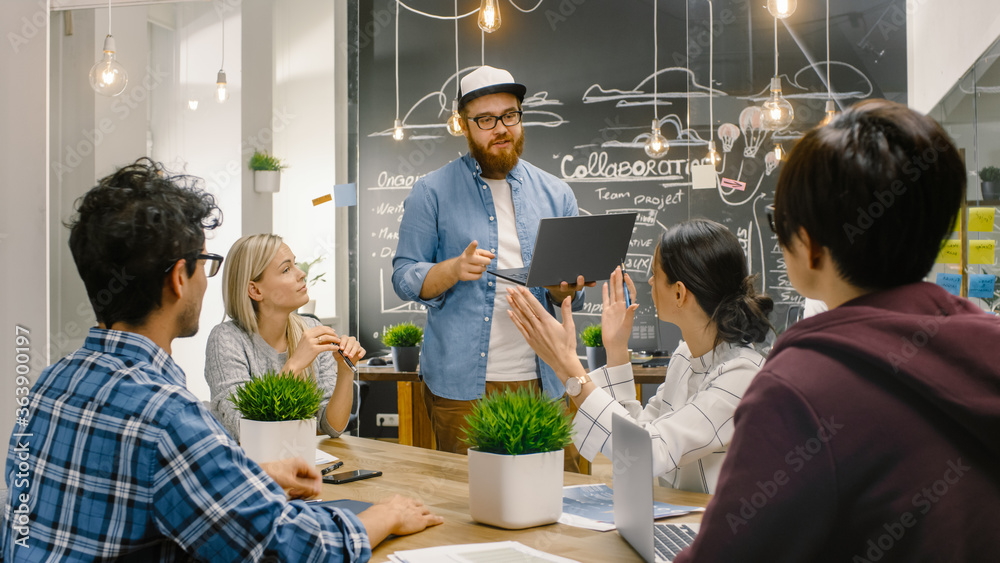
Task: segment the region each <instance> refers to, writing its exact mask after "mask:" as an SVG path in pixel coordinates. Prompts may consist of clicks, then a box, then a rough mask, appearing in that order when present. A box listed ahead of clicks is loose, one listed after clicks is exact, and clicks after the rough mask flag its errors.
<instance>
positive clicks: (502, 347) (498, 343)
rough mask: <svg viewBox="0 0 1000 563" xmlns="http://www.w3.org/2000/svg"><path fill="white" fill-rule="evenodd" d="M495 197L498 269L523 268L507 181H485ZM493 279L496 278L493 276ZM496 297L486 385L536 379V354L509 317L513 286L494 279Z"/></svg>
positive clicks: (486, 179)
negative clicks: (490, 382)
mask: <svg viewBox="0 0 1000 563" xmlns="http://www.w3.org/2000/svg"><path fill="white" fill-rule="evenodd" d="M483 181H485V182H486V184H487V185H488V186H489V187H490V191H491V193H492V194H493V206H494V207H495V208H496V218H497V232H498V234H499V239H500V244H499V248H497V249H496V255H497V267H498V268H500V269H507V268H523V267H524V259H523V258H522V257H521V241H520V240H518V238H517V227H516V225H515V223H514V200H513V198H512V197H511V194H510V184H508V183H507V180H491V179H488V178H483ZM490 277H493V276H490ZM492 283H494V284H496V297H495V299H494V300H493V320H492V324H491V326H490V349H489V360H488V362H487V364H486V381H523V380H526V379H535V378H537V377H538V373H537V372H536V371H535V352H534V351H533V350H532V349H531V347H530V346H528V343H527V342H526V341H525V340H524V336H522V335H521V333H520V331H518V330H517V327H516V326H514V321H512V320H510V316H508V315H507V309H509V308H510V306H509V305H508V304H507V288H508V287H514V284H512V283H510V282H508V281H505V280H503V279H500V278H496V277H494V278H493V280H492Z"/></svg>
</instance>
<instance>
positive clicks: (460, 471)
mask: <svg viewBox="0 0 1000 563" xmlns="http://www.w3.org/2000/svg"><path fill="white" fill-rule="evenodd" d="M319 448H320V449H322V450H324V451H326V452H329V453H331V454H333V455H335V456H337V457H339V458H340V459H342V460H343V461H344V467H343V470H344V471H350V470H354V469H377V470H379V471H382V473H383V475H382V476H381V477H374V478H372V479H365V480H363V481H356V482H353V483H347V484H343V485H328V484H324V485H323V493H322V497H323V498H324V499H326V500H333V499H342V498H349V499H354V500H361V501H365V502H371V503H374V502H377V501H379V500H380V499H382V498H385V497H387V496H392V495H393V494H401V495H406V496H410V497H414V498H417V499H420V500H421V501H422V502H423V503H424V504H426V505H427V506H429V507H430V509H431V511H433V512H434V513H435V514H438V515H439V516H442V517H443V518H444V524H441V525H440V526H435V527H433V528H429V529H427V530H424V531H423V532H420V533H418V534H413V535H409V536H401V537H398V538H392V539H389V540H387V541H385V542H383V543H382V544H381V545H379V546H378V547H376V548H375V552H374V555H373V557H372V561H386V560H388V559H387V558H388V555H389V554H390V553H394V552H396V551H402V550H407V549H420V548H424V547H434V546H439V545H455V544H465V543H482V542H494V541H508V540H513V541H519V542H521V543H523V544H525V545H527V546H530V547H533V548H535V549H539V550H541V551H545V552H548V553H552V554H555V555H561V556H563V557H569V558H570V559H576V560H577V561H582V562H590V561H600V562H607V561H615V562H618V561H641V559H640V558H639V556H638V555H637V554H636V553H635V551H633V550H632V548H631V547H630V546H629V545H628V544H627V543H626V542H625V540H624V539H622V538H621V536H620V535H619V534H618V533H617V532H614V531H612V532H595V531H593V530H586V529H583V528H575V527H573V526H567V525H564V524H558V523H557V524H550V525H547V526H539V527H536V528H528V529H526V530H503V529H500V528H494V527H492V526H486V525H483V524H477V523H475V522H474V521H473V520H472V518H471V517H470V516H469V479H468V475H469V474H468V461H467V460H468V458H466V457H465V456H463V455H458V454H452V453H447V452H438V451H434V450H428V449H424V448H415V447H410V446H403V445H400V444H394V443H391V442H381V441H376V440H371V439H368V438H357V437H354V436H341V437H340V438H326V439H323V440H320V441H319ZM588 483H607V484H608V485H610V484H611V475H580V474H577V473H565V474H564V484H566V485H582V484H588ZM653 489H654V493H653V497H654V498H655V499H656V500H659V501H664V502H669V503H672V504H681V505H687V506H705V505H707V504H708V500H709V499H710V498H711V497H710V496H709V495H704V494H700V493H689V492H685V491H676V490H673V489H665V488H663V487H653ZM670 521H671V522H699V521H701V514H700V513H696V514H689V515H686V516H679V517H676V518H671V519H670Z"/></svg>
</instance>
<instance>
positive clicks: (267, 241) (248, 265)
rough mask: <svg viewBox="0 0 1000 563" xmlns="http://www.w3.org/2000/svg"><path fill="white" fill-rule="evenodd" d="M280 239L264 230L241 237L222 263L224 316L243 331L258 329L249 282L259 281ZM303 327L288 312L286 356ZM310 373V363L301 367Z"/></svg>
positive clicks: (303, 329)
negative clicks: (249, 291)
mask: <svg viewBox="0 0 1000 563" xmlns="http://www.w3.org/2000/svg"><path fill="white" fill-rule="evenodd" d="M282 242H283V241H282V239H281V237H279V236H278V235H272V234H267V233H262V234H258V235H250V236H245V237H243V238H241V239H240V240H238V241H236V243H235V244H233V247H232V248H230V249H229V254H228V255H227V256H226V260H225V262H223V269H222V301H223V303H224V304H225V306H226V315H227V316H228V317H229V318H231V319H232V320H233V322H234V323H236V326H238V327H240V329H241V330H243V332H245V333H247V334H250V335H253V334H256V333H259V332H260V329H259V327H258V326H257V321H258V319H259V317H260V311H259V310H258V304H257V302H256V301H254V300H253V299H251V298H250V294H249V293H248V287H249V284H250V282H252V281H254V282H257V281H260V278H261V276H262V275H263V274H264V270H265V269H266V268H267V266H268V264H270V263H271V260H273V259H274V256H275V255H276V254H278V250H279V249H280V248H281V245H282ZM305 329H306V323H305V321H303V320H302V317H300V316H298V315H296V314H295V313H291V314H290V315H288V323H287V324H286V325H285V343H286V344H287V352H288V357H289V358H291V357H292V354H294V353H295V347H296V346H298V343H299V340H300V339H301V338H302V333H303V332H304V331H305ZM313 373H314V371H313V369H312V366H311V365H310V366H309V367H307V368H306V369H305V370H303V375H305V376H312V374H313Z"/></svg>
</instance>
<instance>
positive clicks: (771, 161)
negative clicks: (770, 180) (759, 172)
mask: <svg viewBox="0 0 1000 563" xmlns="http://www.w3.org/2000/svg"><path fill="white" fill-rule="evenodd" d="M778 162H780V161H779V160H778V157H777V156H775V154H774V151H767V154H766V155H764V174H765V175H767V176H770V175H771V172H774V169H775V168H777V167H778Z"/></svg>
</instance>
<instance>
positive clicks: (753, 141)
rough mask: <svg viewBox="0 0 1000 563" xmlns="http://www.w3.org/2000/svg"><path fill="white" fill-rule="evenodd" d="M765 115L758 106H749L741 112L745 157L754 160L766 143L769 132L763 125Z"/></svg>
mask: <svg viewBox="0 0 1000 563" xmlns="http://www.w3.org/2000/svg"><path fill="white" fill-rule="evenodd" d="M763 117H764V114H763V112H761V110H760V108H759V107H757V106H749V107H746V108H744V109H743V111H741V112H740V130H741V131H743V140H744V142H745V143H746V145H745V146H744V147H743V156H746V157H750V158H753V157H755V156H757V150H758V149H760V146H761V145H762V144H763V143H764V137H765V136H766V135H767V131H766V130H765V129H764V125H763Z"/></svg>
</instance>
